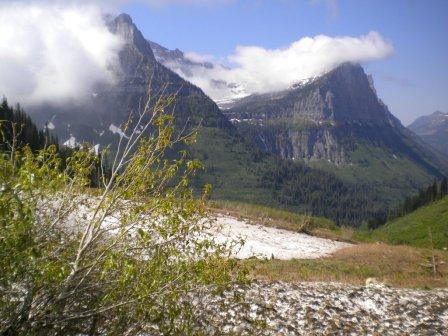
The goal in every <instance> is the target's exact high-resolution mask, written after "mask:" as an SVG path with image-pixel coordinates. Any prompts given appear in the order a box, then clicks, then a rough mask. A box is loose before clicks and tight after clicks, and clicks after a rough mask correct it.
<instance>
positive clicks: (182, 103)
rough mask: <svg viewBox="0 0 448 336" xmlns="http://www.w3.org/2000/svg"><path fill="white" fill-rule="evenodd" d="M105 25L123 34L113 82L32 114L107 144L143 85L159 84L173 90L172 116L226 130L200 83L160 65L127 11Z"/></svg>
mask: <svg viewBox="0 0 448 336" xmlns="http://www.w3.org/2000/svg"><path fill="white" fill-rule="evenodd" d="M108 26H109V29H110V30H111V32H113V33H114V34H117V35H119V36H120V37H121V38H122V40H124V42H125V44H124V47H123V48H122V49H121V51H120V53H119V60H120V69H118V70H116V82H115V83H112V84H107V85H106V84H101V85H100V84H99V85H97V86H96V88H95V90H94V92H92V93H91V95H89V96H88V97H79V100H78V101H76V102H72V103H67V104H64V106H40V107H39V108H34V109H33V110H31V113H32V115H33V118H34V119H35V120H36V121H37V122H38V123H39V124H40V125H41V126H42V125H43V124H45V123H48V125H49V128H50V129H52V130H53V132H54V133H56V134H57V135H58V136H59V138H60V139H61V140H63V141H66V142H67V144H69V145H70V144H75V143H78V142H82V141H89V142H91V143H95V144H109V143H111V142H113V141H114V139H116V138H117V134H120V132H121V130H120V128H119V126H120V125H121V124H122V123H123V122H124V121H126V120H127V118H128V116H129V114H130V113H131V112H134V113H135V112H137V111H138V109H139V105H140V104H143V103H144V102H145V101H146V97H147V95H148V88H149V87H150V86H151V92H152V93H153V95H154V94H155V93H157V92H161V89H162V88H163V87H164V86H166V88H165V89H164V94H166V95H168V94H170V93H174V92H178V98H177V103H176V111H175V113H176V120H177V121H178V122H179V123H183V122H186V120H189V121H190V122H191V123H193V124H198V123H199V122H201V123H202V124H203V125H204V126H212V127H218V128H222V129H226V130H228V131H229V132H232V131H234V127H233V126H232V124H231V123H230V122H229V121H228V120H227V118H226V117H225V116H224V115H223V114H222V113H221V112H220V110H219V108H218V107H217V106H216V104H215V103H214V102H213V101H212V100H211V99H210V98H208V97H207V96H206V95H205V94H204V93H203V92H202V90H201V89H199V88H198V87H196V86H194V85H193V84H191V83H189V82H187V81H185V80H184V79H182V78H181V77H180V76H178V75H177V74H175V73H174V72H173V71H171V70H170V69H168V68H166V67H165V66H164V65H162V64H160V63H159V62H158V61H157V60H156V58H155V56H154V53H153V50H152V48H151V45H150V43H149V42H148V41H147V40H146V39H145V38H144V37H143V35H142V33H141V32H140V31H139V30H138V28H137V27H136V26H135V25H134V23H133V22H132V19H131V17H130V16H129V15H127V14H121V15H119V16H118V17H116V18H115V19H111V20H110V21H109V22H108Z"/></svg>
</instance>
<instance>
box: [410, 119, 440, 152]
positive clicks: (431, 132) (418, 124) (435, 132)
mask: <svg viewBox="0 0 448 336" xmlns="http://www.w3.org/2000/svg"><path fill="white" fill-rule="evenodd" d="M408 128H409V129H410V130H411V131H412V132H414V133H415V134H417V135H418V136H420V137H421V138H422V139H423V140H424V141H425V142H426V143H428V144H430V145H431V146H433V147H434V148H436V149H438V150H439V151H440V152H442V153H444V154H446V155H448V113H446V112H440V111H436V112H434V113H433V114H431V115H428V116H423V117H420V118H417V119H416V120H415V121H414V122H413V123H412V124H410V125H409V126H408Z"/></svg>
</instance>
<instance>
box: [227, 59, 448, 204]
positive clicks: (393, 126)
mask: <svg viewBox="0 0 448 336" xmlns="http://www.w3.org/2000/svg"><path fill="white" fill-rule="evenodd" d="M224 113H225V114H226V115H227V116H228V117H229V119H230V120H231V121H232V122H233V123H234V125H236V126H237V128H238V129H239V130H240V132H241V134H244V135H245V136H246V137H247V138H248V140H249V141H251V142H252V143H253V144H254V145H255V146H257V147H258V148H259V149H260V150H263V151H265V152H268V153H271V154H274V155H278V156H279V157H281V158H283V159H293V160H305V161H306V162H308V163H309V164H310V165H312V166H318V167H321V168H324V169H329V170H331V171H333V172H335V173H337V174H339V175H340V176H342V177H344V178H347V179H350V180H357V181H360V180H362V181H367V182H370V183H374V184H377V185H381V186H383V187H387V189H388V192H389V191H393V196H392V195H389V196H392V197H390V198H391V199H393V198H394V197H395V198H397V196H400V195H401V196H402V195H403V193H402V191H403V190H406V191H407V192H408V191H410V190H411V189H415V187H417V186H418V185H420V186H421V185H423V184H424V183H428V181H430V179H431V178H432V176H441V175H443V174H447V172H448V159H447V158H445V157H444V156H442V155H440V153H438V152H436V151H434V150H433V149H432V148H431V147H430V146H427V145H426V144H425V143H423V141H421V140H420V139H419V138H418V137H417V136H416V135H415V134H413V133H412V132H410V131H409V130H407V129H406V128H405V127H403V126H402V125H401V123H400V122H399V120H398V119H396V118H395V117H394V116H393V115H392V114H391V113H390V111H389V110H388V108H387V106H386V105H385V104H384V103H383V102H382V101H381V100H380V99H379V98H378V97H377V94H376V91H375V88H374V86H373V81H372V79H371V77H369V76H367V75H366V74H365V73H364V70H363V68H362V67H361V66H360V65H357V64H349V63H346V64H342V65H341V66H339V67H337V68H336V69H334V70H333V71H330V72H329V73H327V74H325V75H324V76H321V77H318V78H316V79H314V80H312V81H311V82H309V83H306V84H303V85H297V86H295V87H293V88H291V89H289V90H285V91H282V92H276V93H271V94H263V95H252V96H249V97H246V98H243V99H241V100H240V101H239V102H237V103H236V104H235V106H233V107H232V108H231V109H229V110H226V111H224ZM400 189H401V190H400ZM384 190H386V189H384ZM389 196H387V197H389Z"/></svg>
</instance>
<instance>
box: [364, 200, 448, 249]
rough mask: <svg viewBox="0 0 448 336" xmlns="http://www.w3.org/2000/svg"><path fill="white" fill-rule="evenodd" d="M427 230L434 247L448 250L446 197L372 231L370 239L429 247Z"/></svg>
mask: <svg viewBox="0 0 448 336" xmlns="http://www.w3.org/2000/svg"><path fill="white" fill-rule="evenodd" d="M429 228H430V229H431V232H432V236H433V242H434V247H435V248H438V249H441V248H448V197H445V198H444V199H442V200H439V201H436V202H434V203H432V204H430V205H427V206H424V207H422V208H420V209H417V210H416V211H414V212H412V213H410V214H408V215H406V216H404V217H401V218H397V219H395V220H393V221H391V222H389V223H387V224H386V225H384V226H382V227H380V228H378V229H376V230H375V231H373V232H372V235H371V238H373V239H377V240H381V241H385V242H389V243H392V244H407V245H412V246H417V247H430V239H429V233H428V229H429Z"/></svg>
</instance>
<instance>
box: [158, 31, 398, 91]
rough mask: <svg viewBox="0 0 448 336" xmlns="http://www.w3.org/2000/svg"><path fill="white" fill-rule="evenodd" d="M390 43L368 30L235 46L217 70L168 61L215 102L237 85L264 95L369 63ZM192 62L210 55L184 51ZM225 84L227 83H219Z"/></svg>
mask: <svg viewBox="0 0 448 336" xmlns="http://www.w3.org/2000/svg"><path fill="white" fill-rule="evenodd" d="M393 51H394V48H393V46H392V44H391V43H390V42H388V41H386V40H385V39H384V38H383V37H382V36H381V35H380V34H379V33H377V32H373V31H372V32H369V33H368V34H367V35H364V36H360V37H350V36H339V37H330V36H325V35H318V36H315V37H302V38H300V39H299V40H297V41H295V42H293V43H291V44H290V45H288V46H287V47H285V48H279V49H265V48H263V47H260V46H238V47H237V48H236V50H235V52H234V53H233V54H232V55H229V56H228V57H227V59H226V62H227V63H228V64H229V66H222V65H220V64H219V63H218V62H215V64H214V65H213V67H204V66H202V65H201V64H200V63H197V64H196V65H192V66H191V67H189V69H188V72H185V67H182V66H178V65H177V64H176V63H175V62H171V63H168V64H166V65H168V66H169V67H171V68H172V69H173V70H174V71H176V72H177V73H178V74H179V75H181V76H183V77H185V78H187V79H188V80H190V81H192V82H193V83H195V84H196V85H198V86H200V87H201V88H202V89H204V91H205V92H206V93H208V94H209V95H210V96H211V97H212V98H214V99H222V98H225V97H227V96H229V95H231V94H232V93H231V91H232V90H233V88H234V85H230V88H229V85H227V84H232V83H234V84H238V85H239V86H242V87H243V88H244V90H245V91H246V92H247V93H255V92H257V93H264V92H270V91H277V90H283V89H286V88H288V87H290V86H291V85H292V84H294V83H296V82H299V81H301V80H304V79H308V78H311V77H315V76H319V75H322V74H323V73H326V72H328V71H330V70H332V69H333V68H335V67H337V66H338V65H340V64H342V63H345V62H359V63H363V62H368V61H373V60H379V59H383V58H386V57H388V56H390V55H391V54H392V53H393ZM185 57H186V58H188V59H190V60H191V61H192V62H198V61H205V60H207V61H208V62H210V56H204V57H202V58H201V57H200V55H197V54H195V53H186V54H185ZM223 83H225V84H226V85H223Z"/></svg>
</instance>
